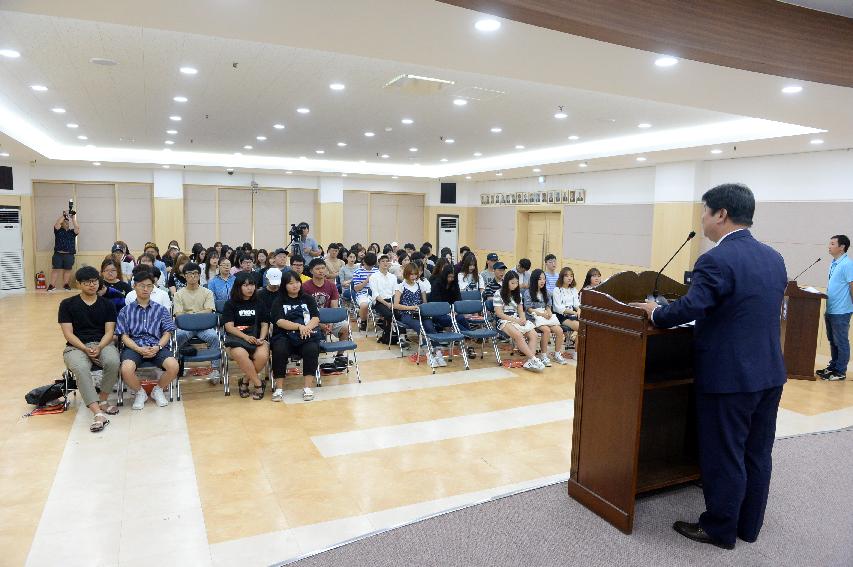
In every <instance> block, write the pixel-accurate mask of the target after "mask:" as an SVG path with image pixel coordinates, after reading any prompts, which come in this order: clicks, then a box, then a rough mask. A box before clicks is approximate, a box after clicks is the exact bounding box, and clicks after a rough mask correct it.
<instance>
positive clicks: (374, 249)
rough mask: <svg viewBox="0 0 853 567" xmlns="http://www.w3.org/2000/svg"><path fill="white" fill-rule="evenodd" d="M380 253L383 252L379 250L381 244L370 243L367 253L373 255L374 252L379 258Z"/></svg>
mask: <svg viewBox="0 0 853 567" xmlns="http://www.w3.org/2000/svg"><path fill="white" fill-rule="evenodd" d="M380 251H381V250H380V248H379V244H377V243H376V242H371V243H370V246H368V247H367V253H368V254H369V253H371V252H373V253H374V254H376V255H377V256H379V253H380Z"/></svg>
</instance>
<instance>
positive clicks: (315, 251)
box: [296, 222, 322, 258]
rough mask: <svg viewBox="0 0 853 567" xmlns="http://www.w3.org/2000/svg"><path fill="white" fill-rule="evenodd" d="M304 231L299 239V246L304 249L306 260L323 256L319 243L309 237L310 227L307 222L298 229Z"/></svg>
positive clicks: (302, 223) (303, 254)
mask: <svg viewBox="0 0 853 567" xmlns="http://www.w3.org/2000/svg"><path fill="white" fill-rule="evenodd" d="M296 228H298V229H299V230H301V231H302V237H301V238H300V239H299V245H300V246H301V247H302V256H303V257H305V258H316V257H318V256H320V255H321V254H322V252H321V251H320V247H319V246H318V245H317V241H316V240H314V239H313V238H311V237H310V236H308V230H309V226H308V223H307V222H301V223H299V225H298V226H297V227H296Z"/></svg>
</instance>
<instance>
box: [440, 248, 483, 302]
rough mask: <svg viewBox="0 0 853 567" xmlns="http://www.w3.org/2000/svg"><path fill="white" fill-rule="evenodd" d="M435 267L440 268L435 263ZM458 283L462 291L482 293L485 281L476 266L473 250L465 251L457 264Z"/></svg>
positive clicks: (475, 256)
mask: <svg viewBox="0 0 853 567" xmlns="http://www.w3.org/2000/svg"><path fill="white" fill-rule="evenodd" d="M440 262H441V261H440V260H439V263H440ZM435 268H436V270H439V269H441V268H439V265H438V264H436V267H435ZM492 273H494V272H492ZM458 285H459V289H460V290H464V291H479V292H481V293H482V291H483V290H484V289H486V282H484V281H483V277H482V276H481V275H480V273H479V268H478V267H477V255H476V254H474V253H473V252H466V253H465V256H464V257H463V258H462V263H461V264H460V265H459V284H458Z"/></svg>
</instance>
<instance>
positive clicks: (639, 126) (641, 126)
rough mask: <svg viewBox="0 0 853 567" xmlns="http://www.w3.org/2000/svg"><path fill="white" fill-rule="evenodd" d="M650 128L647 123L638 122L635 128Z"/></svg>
mask: <svg viewBox="0 0 853 567" xmlns="http://www.w3.org/2000/svg"><path fill="white" fill-rule="evenodd" d="M651 127H652V125H651V124H649V123H648V122H640V123H639V124H637V128H651Z"/></svg>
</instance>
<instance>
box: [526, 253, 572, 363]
mask: <svg viewBox="0 0 853 567" xmlns="http://www.w3.org/2000/svg"><path fill="white" fill-rule="evenodd" d="M546 286H547V281H546V279H545V272H543V271H542V270H540V269H536V270H533V273H532V274H530V289H529V290H528V292H527V297H528V299H527V300H525V301H524V308H525V311H526V312H527V313H528V314H530V315H531V316H532V317H533V325H534V326H535V327H536V328H537V329H539V332H541V333H542V335H541V337H540V341H539V351H540V352H539V358H540V359H541V360H542V363H543V364H544V365H545V366H551V360H550V359H549V358H548V343H550V342H551V335H554V337H555V341H556V344H555V349H554V360H555V361H556V362H557V364H568V363H569V361H568V360H566V359H565V358H563V354H562V352H563V347H564V346H565V343H566V334H565V333H564V332H563V327H561V326H560V320H559V319H557V316H556V315H554V312H553V311H552V310H551V297H550V296H549V295H548V290H547V287H546ZM519 287H520V286H519Z"/></svg>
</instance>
